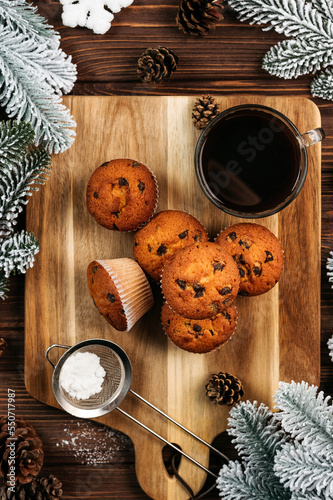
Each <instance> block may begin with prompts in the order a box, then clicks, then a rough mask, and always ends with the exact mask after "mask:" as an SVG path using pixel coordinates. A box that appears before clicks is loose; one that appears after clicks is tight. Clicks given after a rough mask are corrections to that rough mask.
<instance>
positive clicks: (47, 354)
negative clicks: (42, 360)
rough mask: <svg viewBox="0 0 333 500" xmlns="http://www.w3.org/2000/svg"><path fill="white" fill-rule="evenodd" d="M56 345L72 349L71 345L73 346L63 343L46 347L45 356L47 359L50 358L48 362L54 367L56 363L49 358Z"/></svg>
mask: <svg viewBox="0 0 333 500" xmlns="http://www.w3.org/2000/svg"><path fill="white" fill-rule="evenodd" d="M54 347H60V348H61V349H70V347H71V346H70V345H62V344H52V345H50V347H48V348H47V349H46V353H45V357H46V359H47V360H48V362H49V363H50V365H51V366H52V367H53V368H55V365H54V364H53V363H52V361H51V360H50V358H49V353H50V351H51V350H52V349H53V348H54Z"/></svg>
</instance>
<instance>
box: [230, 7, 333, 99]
mask: <svg viewBox="0 0 333 500" xmlns="http://www.w3.org/2000/svg"><path fill="white" fill-rule="evenodd" d="M228 3H229V5H230V6H231V7H232V8H233V9H235V11H236V12H237V13H238V14H239V19H240V20H241V21H250V24H254V23H257V24H265V25H266V26H265V27H263V30H269V29H271V28H274V29H275V30H276V31H277V32H278V33H284V34H285V35H286V36H291V37H293V38H292V39H289V40H283V41H282V42H279V43H277V44H276V45H275V46H273V47H271V49H270V50H269V51H268V52H267V54H266V55H265V56H264V59H263V69H265V70H267V71H268V72H269V73H270V74H271V75H275V76H279V77H282V78H286V79H289V78H294V77H295V78H296V77H298V76H299V75H305V74H308V73H313V72H315V71H318V70H320V69H321V70H325V68H327V69H326V71H322V72H320V73H319V74H318V75H317V76H316V78H315V79H314V80H313V82H312V85H311V91H312V94H313V95H314V96H319V97H322V98H324V99H333V77H332V68H329V67H330V66H333V7H332V1H330V0H228Z"/></svg>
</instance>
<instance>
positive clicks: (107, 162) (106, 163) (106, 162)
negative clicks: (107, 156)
mask: <svg viewBox="0 0 333 500" xmlns="http://www.w3.org/2000/svg"><path fill="white" fill-rule="evenodd" d="M109 163H110V162H109V161H105V162H104V163H102V165H101V167H106V165H108V164H109Z"/></svg>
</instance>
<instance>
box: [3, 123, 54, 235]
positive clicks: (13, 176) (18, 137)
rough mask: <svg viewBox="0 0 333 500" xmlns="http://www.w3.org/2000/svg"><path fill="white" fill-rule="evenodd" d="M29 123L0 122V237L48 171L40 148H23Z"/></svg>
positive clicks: (27, 142)
mask: <svg viewBox="0 0 333 500" xmlns="http://www.w3.org/2000/svg"><path fill="white" fill-rule="evenodd" d="M33 137H34V134H33V130H32V128H31V126H30V125H28V124H26V123H24V122H21V123H19V124H17V123H14V124H11V122H2V123H0V168H1V177H0V237H4V236H8V235H9V234H10V233H11V231H12V230H13V226H14V225H15V224H16V220H17V216H18V214H19V213H20V212H22V210H23V205H26V204H27V203H28V199H27V197H28V196H31V195H32V191H37V187H36V185H38V184H44V183H45V181H46V180H47V176H48V175H49V174H50V171H51V170H50V167H49V165H50V155H49V154H48V153H47V152H46V151H45V150H44V149H30V148H29V149H27V148H28V147H30V146H31V143H32V141H33Z"/></svg>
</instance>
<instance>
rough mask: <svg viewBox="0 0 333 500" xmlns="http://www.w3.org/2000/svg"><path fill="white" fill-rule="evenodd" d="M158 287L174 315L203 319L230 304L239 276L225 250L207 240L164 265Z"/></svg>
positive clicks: (179, 251)
mask: <svg viewBox="0 0 333 500" xmlns="http://www.w3.org/2000/svg"><path fill="white" fill-rule="evenodd" d="M161 285H162V292H163V294H164V297H165V299H166V301H167V302H168V304H169V306H170V307H171V308H172V309H173V310H174V311H175V312H176V313H178V314H180V315H181V316H184V317H185V318H191V319H206V318H212V317H213V316H216V315H217V314H219V313H220V312H221V311H223V309H225V308H226V307H228V306H230V305H231V304H232V302H233V301H234V299H235V297H236V295H237V293H238V288H239V274H238V269H237V266H236V263H235V261H234V260H233V258H232V257H231V255H230V254H228V252H227V251H226V250H223V249H222V248H221V247H219V246H218V245H216V244H215V243H211V242H209V241H207V242H203V243H192V244H191V245H188V246H186V247H185V248H182V249H180V250H178V251H177V252H176V253H175V254H174V255H172V256H171V257H170V258H169V259H168V260H167V261H166V262H165V266H164V269H163V273H162V280H161Z"/></svg>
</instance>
